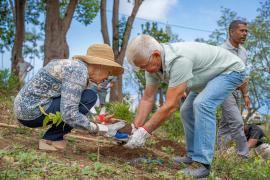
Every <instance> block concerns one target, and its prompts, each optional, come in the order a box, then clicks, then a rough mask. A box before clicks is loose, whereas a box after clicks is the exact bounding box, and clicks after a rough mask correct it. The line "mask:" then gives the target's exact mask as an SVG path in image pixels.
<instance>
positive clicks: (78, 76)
mask: <svg viewBox="0 0 270 180" xmlns="http://www.w3.org/2000/svg"><path fill="white" fill-rule="evenodd" d="M87 81H88V73H87V69H86V68H82V67H81V66H71V67H70V66H69V67H65V68H64V70H63V82H62V89H61V103H60V111H61V116H62V120H63V121H64V122H65V123H67V124H68V125H70V126H72V127H74V128H79V129H86V130H91V124H90V121H89V119H88V118H87V117H86V116H85V115H84V114H82V113H80V112H79V104H80V100H81V95H82V93H83V91H84V90H85V89H86V86H87Z"/></svg>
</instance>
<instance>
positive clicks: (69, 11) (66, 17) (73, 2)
mask: <svg viewBox="0 0 270 180" xmlns="http://www.w3.org/2000/svg"><path fill="white" fill-rule="evenodd" d="M77 4H78V0H71V1H70V2H69V4H68V7H67V10H66V13H65V15H64V19H63V29H64V31H65V32H67V30H68V29H69V26H70V24H71V21H72V17H73V14H74V11H75V9H76V6H77Z"/></svg>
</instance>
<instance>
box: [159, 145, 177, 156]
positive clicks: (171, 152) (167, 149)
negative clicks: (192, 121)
mask: <svg viewBox="0 0 270 180" xmlns="http://www.w3.org/2000/svg"><path fill="white" fill-rule="evenodd" d="M161 150H162V151H163V152H165V153H166V154H173V153H174V149H173V148H172V147H169V146H168V147H164V146H162V147H161Z"/></svg>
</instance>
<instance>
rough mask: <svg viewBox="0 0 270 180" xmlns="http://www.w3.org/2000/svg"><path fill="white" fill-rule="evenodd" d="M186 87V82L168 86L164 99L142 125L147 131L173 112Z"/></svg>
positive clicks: (149, 131)
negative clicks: (159, 106)
mask: <svg viewBox="0 0 270 180" xmlns="http://www.w3.org/2000/svg"><path fill="white" fill-rule="evenodd" d="M186 88H187V83H186V82H185V83H182V84H180V85H178V86H176V87H169V88H168V90H167V93H166V101H165V103H164V104H163V105H162V106H161V108H159V110H158V111H157V112H156V113H155V114H154V115H153V117H152V118H151V119H150V120H149V121H148V122H147V123H146V124H145V125H144V126H143V128H144V129H145V130H146V131H147V132H148V133H151V132H153V131H154V130H155V129H156V128H158V127H159V126H160V125H161V124H162V123H163V122H164V121H165V120H166V119H167V118H168V117H169V116H170V115H171V114H172V113H173V112H175V111H176V110H177V108H178V107H179V103H180V99H181V97H182V96H183V94H184V92H185V90H186Z"/></svg>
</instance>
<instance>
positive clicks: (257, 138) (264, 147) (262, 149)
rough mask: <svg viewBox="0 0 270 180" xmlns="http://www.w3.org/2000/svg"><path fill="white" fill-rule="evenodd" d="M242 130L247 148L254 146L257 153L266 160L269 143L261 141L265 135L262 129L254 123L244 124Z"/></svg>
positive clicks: (268, 154) (268, 155) (269, 149)
mask: <svg viewBox="0 0 270 180" xmlns="http://www.w3.org/2000/svg"><path fill="white" fill-rule="evenodd" d="M244 131H245V136H246V138H247V144H248V148H250V149H251V148H255V151H256V152H257V154H259V155H260V156H261V157H262V158H263V159H266V160H267V159H268V158H269V157H270V145H269V144H267V143H264V141H263V138H264V137H265V135H264V133H263V130H262V129H261V128H260V127H259V126H256V125H255V124H246V125H245V126H244Z"/></svg>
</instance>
